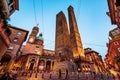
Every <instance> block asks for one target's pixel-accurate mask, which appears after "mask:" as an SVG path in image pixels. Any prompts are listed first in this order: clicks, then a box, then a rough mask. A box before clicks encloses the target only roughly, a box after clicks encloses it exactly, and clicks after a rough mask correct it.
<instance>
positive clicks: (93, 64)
mask: <svg viewBox="0 0 120 80" xmlns="http://www.w3.org/2000/svg"><path fill="white" fill-rule="evenodd" d="M85 58H86V60H87V61H89V62H90V68H91V71H95V72H97V73H98V72H104V71H105V65H104V62H103V60H102V57H101V56H100V55H99V53H98V52H96V51H94V50H92V49H91V48H86V49H85Z"/></svg>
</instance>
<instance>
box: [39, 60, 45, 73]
mask: <svg viewBox="0 0 120 80" xmlns="http://www.w3.org/2000/svg"><path fill="white" fill-rule="evenodd" d="M44 66H45V61H44V60H40V62H39V70H40V71H43V70H44Z"/></svg>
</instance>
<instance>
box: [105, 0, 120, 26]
mask: <svg viewBox="0 0 120 80" xmlns="http://www.w3.org/2000/svg"><path fill="white" fill-rule="evenodd" d="M107 1H108V7H109V13H108V15H109V16H110V19H111V23H112V24H115V25H117V26H118V27H120V18H119V17H120V6H116V1H117V0H107Z"/></svg>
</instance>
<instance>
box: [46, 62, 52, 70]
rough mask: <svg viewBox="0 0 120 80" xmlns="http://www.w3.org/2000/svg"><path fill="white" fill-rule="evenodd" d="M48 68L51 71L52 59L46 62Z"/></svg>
mask: <svg viewBox="0 0 120 80" xmlns="http://www.w3.org/2000/svg"><path fill="white" fill-rule="evenodd" d="M46 70H47V71H50V70H51V61H47V62H46Z"/></svg>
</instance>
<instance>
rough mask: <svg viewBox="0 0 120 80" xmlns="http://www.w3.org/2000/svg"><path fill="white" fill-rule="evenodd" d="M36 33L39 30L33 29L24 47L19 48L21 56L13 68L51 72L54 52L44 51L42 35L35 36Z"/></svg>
mask: <svg viewBox="0 0 120 80" xmlns="http://www.w3.org/2000/svg"><path fill="white" fill-rule="evenodd" d="M38 33H39V28H38V27H36V26H35V27H33V29H32V32H31V33H30V35H29V38H28V40H27V43H26V45H25V46H22V48H21V56H20V57H19V59H18V61H16V63H15V64H14V65H16V66H15V68H16V67H18V68H19V69H26V70H33V71H36V70H37V71H38V70H39V71H43V70H47V71H50V70H52V66H53V65H54V54H55V52H54V51H52V50H46V49H44V45H43V43H44V40H43V37H42V34H41V33H40V34H39V35H37V34H38Z"/></svg>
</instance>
